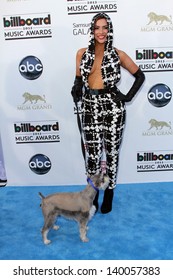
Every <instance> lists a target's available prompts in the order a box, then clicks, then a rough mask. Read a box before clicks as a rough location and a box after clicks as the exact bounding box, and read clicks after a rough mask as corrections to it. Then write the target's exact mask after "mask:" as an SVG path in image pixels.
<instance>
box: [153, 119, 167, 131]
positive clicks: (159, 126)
mask: <svg viewBox="0 0 173 280" xmlns="http://www.w3.org/2000/svg"><path fill="white" fill-rule="evenodd" d="M149 124H150V128H149V130H150V129H151V128H156V129H162V128H163V127H168V128H170V129H171V123H170V122H169V123H167V122H165V121H157V120H155V119H151V120H150V121H149Z"/></svg>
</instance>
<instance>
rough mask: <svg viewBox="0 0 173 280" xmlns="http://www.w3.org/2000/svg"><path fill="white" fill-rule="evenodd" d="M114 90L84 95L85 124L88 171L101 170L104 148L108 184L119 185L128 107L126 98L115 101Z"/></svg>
mask: <svg viewBox="0 0 173 280" xmlns="http://www.w3.org/2000/svg"><path fill="white" fill-rule="evenodd" d="M114 97H115V93H113V92H112V93H106V94H101V95H91V94H89V93H84V95H83V99H82V126H83V133H84V140H85V144H86V172H87V174H88V175H93V174H96V173H97V172H101V171H102V170H101V160H102V156H103V152H104V151H105V157H106V173H107V175H108V176H109V179H110V184H109V188H110V189H113V188H115V186H116V178H117V170H118V160H119V149H120V144H121V140H122V134H123V129H124V125H125V117H126V109H125V105H124V103H123V102H121V101H118V102H116V101H115V100H114V99H115V98H114Z"/></svg>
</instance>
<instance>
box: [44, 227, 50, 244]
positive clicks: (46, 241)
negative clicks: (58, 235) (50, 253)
mask: <svg viewBox="0 0 173 280" xmlns="http://www.w3.org/2000/svg"><path fill="white" fill-rule="evenodd" d="M48 232H49V229H45V228H44V227H43V229H42V237H43V242H44V244H45V245H48V244H50V243H51V240H49V239H47V235H48Z"/></svg>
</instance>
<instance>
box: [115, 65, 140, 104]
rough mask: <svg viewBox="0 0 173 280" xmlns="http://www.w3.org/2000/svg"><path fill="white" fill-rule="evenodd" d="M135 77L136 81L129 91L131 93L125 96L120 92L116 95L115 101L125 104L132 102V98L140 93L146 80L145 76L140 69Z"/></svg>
mask: <svg viewBox="0 0 173 280" xmlns="http://www.w3.org/2000/svg"><path fill="white" fill-rule="evenodd" d="M133 76H134V77H135V81H134V83H133V85H132V87H131V89H130V90H129V92H128V93H127V94H126V95H125V94H123V93H121V92H120V91H119V92H118V93H117V94H116V97H115V100H116V101H124V102H129V101H131V100H132V98H133V97H134V96H135V94H136V93H137V92H138V90H139V89H140V87H141V86H142V84H143V82H144V80H145V75H144V73H143V72H142V71H141V69H140V68H139V69H138V70H137V71H136V72H135V73H134V74H133Z"/></svg>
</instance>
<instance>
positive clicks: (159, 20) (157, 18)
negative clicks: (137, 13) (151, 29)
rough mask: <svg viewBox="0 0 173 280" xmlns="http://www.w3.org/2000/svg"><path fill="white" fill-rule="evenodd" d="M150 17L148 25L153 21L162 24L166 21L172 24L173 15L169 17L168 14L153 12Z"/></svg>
mask: <svg viewBox="0 0 173 280" xmlns="http://www.w3.org/2000/svg"><path fill="white" fill-rule="evenodd" d="M148 17H149V20H150V21H149V23H148V25H149V24H150V23H152V22H154V23H155V24H162V23H164V22H165V21H166V22H169V23H171V24H172V17H171V16H169V17H168V16H165V15H157V14H156V13H154V12H151V13H149V14H148Z"/></svg>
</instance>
